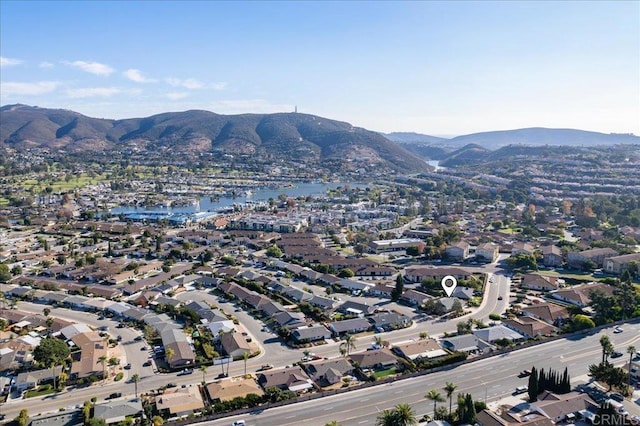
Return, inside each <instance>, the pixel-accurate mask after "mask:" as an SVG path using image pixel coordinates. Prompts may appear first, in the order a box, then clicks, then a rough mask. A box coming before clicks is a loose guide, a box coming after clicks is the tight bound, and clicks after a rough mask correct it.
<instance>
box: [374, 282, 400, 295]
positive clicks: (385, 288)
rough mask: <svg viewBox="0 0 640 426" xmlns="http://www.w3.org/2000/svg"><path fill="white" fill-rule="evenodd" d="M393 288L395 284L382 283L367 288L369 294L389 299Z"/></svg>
mask: <svg viewBox="0 0 640 426" xmlns="http://www.w3.org/2000/svg"><path fill="white" fill-rule="evenodd" d="M394 290H395V286H392V285H387V284H384V283H378V284H376V285H375V286H373V287H371V288H370V289H369V294H370V295H371V296H376V297H384V298H387V299H390V298H391V295H392V294H393V292H394Z"/></svg>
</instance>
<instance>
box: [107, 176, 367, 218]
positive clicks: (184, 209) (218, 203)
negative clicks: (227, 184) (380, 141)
mask: <svg viewBox="0 0 640 426" xmlns="http://www.w3.org/2000/svg"><path fill="white" fill-rule="evenodd" d="M345 185H349V186H350V187H352V188H353V187H356V188H362V187H365V186H366V185H363V184H356V183H349V184H344V183H296V184H293V185H291V186H286V187H283V188H276V189H272V188H256V189H255V190H253V192H252V193H251V194H248V195H245V196H242V197H219V198H215V197H213V198H212V197H209V196H204V197H201V198H200V199H199V200H198V202H197V204H196V205H193V206H180V207H167V208H160V207H131V206H121V207H116V208H114V209H111V213H113V214H120V213H124V214H128V213H147V214H156V213H157V214H158V215H167V214H179V213H182V214H193V213H198V212H216V211H220V210H224V209H226V208H230V207H232V206H233V205H234V204H245V203H247V202H252V201H253V202H259V201H268V200H269V199H270V198H273V199H274V200H277V199H278V196H280V194H286V196H287V197H289V198H297V197H306V196H316V195H322V194H325V193H326V192H327V190H329V189H336V188H338V187H341V186H345Z"/></svg>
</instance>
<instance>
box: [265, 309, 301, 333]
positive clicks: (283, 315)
mask: <svg viewBox="0 0 640 426" xmlns="http://www.w3.org/2000/svg"><path fill="white" fill-rule="evenodd" d="M272 318H273V319H274V320H275V321H276V324H278V327H280V328H286V329H288V330H293V329H295V328H298V327H302V326H305V325H307V322H306V320H305V316H304V314H303V313H301V312H289V311H280V312H278V313H276V314H274V315H273V316H272Z"/></svg>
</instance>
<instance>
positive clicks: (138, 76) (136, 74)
mask: <svg viewBox="0 0 640 426" xmlns="http://www.w3.org/2000/svg"><path fill="white" fill-rule="evenodd" d="M122 74H123V75H124V76H125V77H127V78H128V79H129V80H131V81H135V82H136V83H155V82H156V81H157V80H155V79H153V78H147V77H145V76H143V75H142V72H140V70H136V69H129V70H126V71H124V72H123V73H122Z"/></svg>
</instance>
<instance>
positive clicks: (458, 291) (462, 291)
mask: <svg viewBox="0 0 640 426" xmlns="http://www.w3.org/2000/svg"><path fill="white" fill-rule="evenodd" d="M474 293H475V289H474V288H471V287H462V286H457V287H456V288H455V289H454V290H453V293H451V297H457V298H458V299H461V300H471V299H472V298H473V296H474Z"/></svg>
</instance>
